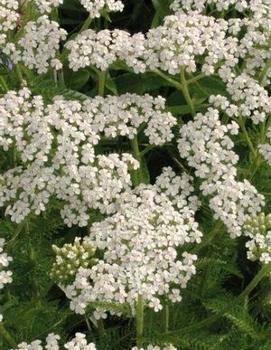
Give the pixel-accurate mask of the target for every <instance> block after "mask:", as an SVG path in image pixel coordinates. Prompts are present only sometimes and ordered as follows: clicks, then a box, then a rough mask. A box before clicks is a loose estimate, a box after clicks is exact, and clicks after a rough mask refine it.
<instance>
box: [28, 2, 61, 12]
mask: <svg viewBox="0 0 271 350" xmlns="http://www.w3.org/2000/svg"><path fill="white" fill-rule="evenodd" d="M34 2H35V5H36V6H37V8H38V10H39V12H40V13H41V14H43V13H50V12H51V11H52V9H53V8H54V7H58V6H59V5H61V4H63V0H34Z"/></svg>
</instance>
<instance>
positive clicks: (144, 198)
mask: <svg viewBox="0 0 271 350" xmlns="http://www.w3.org/2000/svg"><path fill="white" fill-rule="evenodd" d="M167 174H169V176H170V177H169V178H168V179H167V181H165V182H163V179H166V177H167ZM184 177H185V178H182V177H178V176H176V175H175V174H174V173H173V171H172V170H171V169H165V172H164V173H163V174H162V178H160V180H159V183H158V184H155V185H140V186H138V187H137V188H136V189H134V190H131V191H126V192H124V193H123V194H121V196H120V197H119V198H118V200H117V206H118V211H117V212H116V214H114V215H112V216H110V217H108V218H106V219H105V220H103V221H102V222H99V223H94V224H93V225H92V227H91V230H90V235H89V236H88V237H86V238H85V239H86V241H87V242H88V243H90V245H92V246H93V247H94V248H97V249H98V250H101V251H103V260H99V261H98V262H97V263H96V264H95V265H94V266H93V267H92V268H88V269H85V268H80V269H79V270H78V273H77V275H76V277H75V280H74V282H73V283H72V284H71V285H69V286H67V287H64V286H62V288H63V289H64V291H65V292H66V295H67V297H68V298H69V299H71V309H72V310H75V312H76V313H81V314H83V313H84V312H85V309H86V307H87V306H88V305H89V304H90V305H91V303H94V304H95V303H97V302H101V303H104V304H108V305H109V306H108V309H106V307H105V308H104V309H105V311H110V312H111V311H112V310H111V309H110V304H129V305H130V307H131V309H132V311H133V310H134V306H135V304H136V302H137V299H138V297H139V296H141V297H142V298H143V300H144V302H145V303H146V305H147V306H148V307H150V308H152V309H154V311H159V310H160V309H162V305H161V301H160V298H161V297H162V296H165V297H167V298H169V299H170V300H171V301H172V302H177V301H180V300H181V295H180V288H185V287H186V285H187V282H188V281H189V279H190V278H191V276H192V275H193V274H195V265H194V262H195V260H196V259H197V256H195V255H192V254H189V253H187V252H185V251H183V253H182V254H181V255H178V253H177V249H180V248H181V247H183V246H185V244H187V243H193V242H197V243H198V242H200V240H201V236H202V234H201V232H200V231H199V230H198V225H197V223H196V222H195V220H194V214H195V212H194V207H195V200H194V198H190V195H191V191H192V190H193V187H192V186H191V184H189V182H188V180H189V178H188V177H187V176H186V175H184ZM160 183H163V188H161V187H160ZM183 185H185V186H186V185H188V187H186V188H182V186H183ZM167 193H168V194H169V196H168V195H167ZM174 194H175V195H176V196H179V198H178V201H177V202H176V203H175V204H173V203H172V201H171V199H170V196H173V195H174ZM99 311H101V310H99ZM113 311H114V310H113Z"/></svg>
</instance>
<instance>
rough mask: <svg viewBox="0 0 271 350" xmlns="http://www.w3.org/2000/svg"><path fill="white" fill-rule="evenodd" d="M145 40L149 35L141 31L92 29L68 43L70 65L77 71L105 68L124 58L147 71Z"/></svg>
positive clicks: (140, 69) (138, 69) (142, 70)
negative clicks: (144, 60)
mask: <svg viewBox="0 0 271 350" xmlns="http://www.w3.org/2000/svg"><path fill="white" fill-rule="evenodd" d="M144 43H145V38H144V35H143V34H141V33H138V34H134V35H132V36H131V35H130V34H129V33H128V32H126V31H124V30H119V29H114V30H112V31H110V30H108V29H105V30H101V31H99V32H95V31H94V30H92V29H88V30H85V31H83V32H82V33H81V34H79V35H77V36H76V37H75V39H74V40H70V41H68V42H67V44H66V48H67V49H68V50H70V52H69V56H68V59H69V66H70V68H71V69H72V70H74V71H77V70H78V69H80V68H84V67H88V66H95V67H97V68H98V69H100V70H102V71H105V70H107V69H108V68H109V66H110V65H111V64H113V63H114V62H115V61H117V60H121V61H124V62H125V63H126V64H127V65H128V66H130V67H132V68H133V70H134V71H135V72H137V73H139V72H144V71H145V64H144V62H143V60H142V57H143V54H144V50H145V47H144Z"/></svg>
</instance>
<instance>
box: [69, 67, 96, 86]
mask: <svg viewBox="0 0 271 350" xmlns="http://www.w3.org/2000/svg"><path fill="white" fill-rule="evenodd" d="M89 78H90V72H89V71H88V70H87V69H82V70H79V71H78V72H71V71H66V72H65V82H66V85H67V87H68V88H71V89H73V90H80V89H82V87H83V86H84V85H86V83H87V82H88V80H89Z"/></svg>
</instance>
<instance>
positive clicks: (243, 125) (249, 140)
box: [239, 117, 257, 159]
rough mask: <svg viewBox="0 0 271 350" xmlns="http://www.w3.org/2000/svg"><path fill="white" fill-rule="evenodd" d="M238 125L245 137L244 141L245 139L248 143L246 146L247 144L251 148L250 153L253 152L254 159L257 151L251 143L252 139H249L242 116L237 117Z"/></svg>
mask: <svg viewBox="0 0 271 350" xmlns="http://www.w3.org/2000/svg"><path fill="white" fill-rule="evenodd" d="M239 125H240V127H241V130H242V132H243V134H244V136H245V138H246V141H247V144H248V146H249V148H250V150H251V153H252V154H253V157H254V159H255V158H256V157H257V152H256V150H255V148H254V146H253V143H252V141H251V139H250V137H249V134H248V132H247V129H246V126H245V122H244V120H243V118H242V117H240V118H239Z"/></svg>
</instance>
